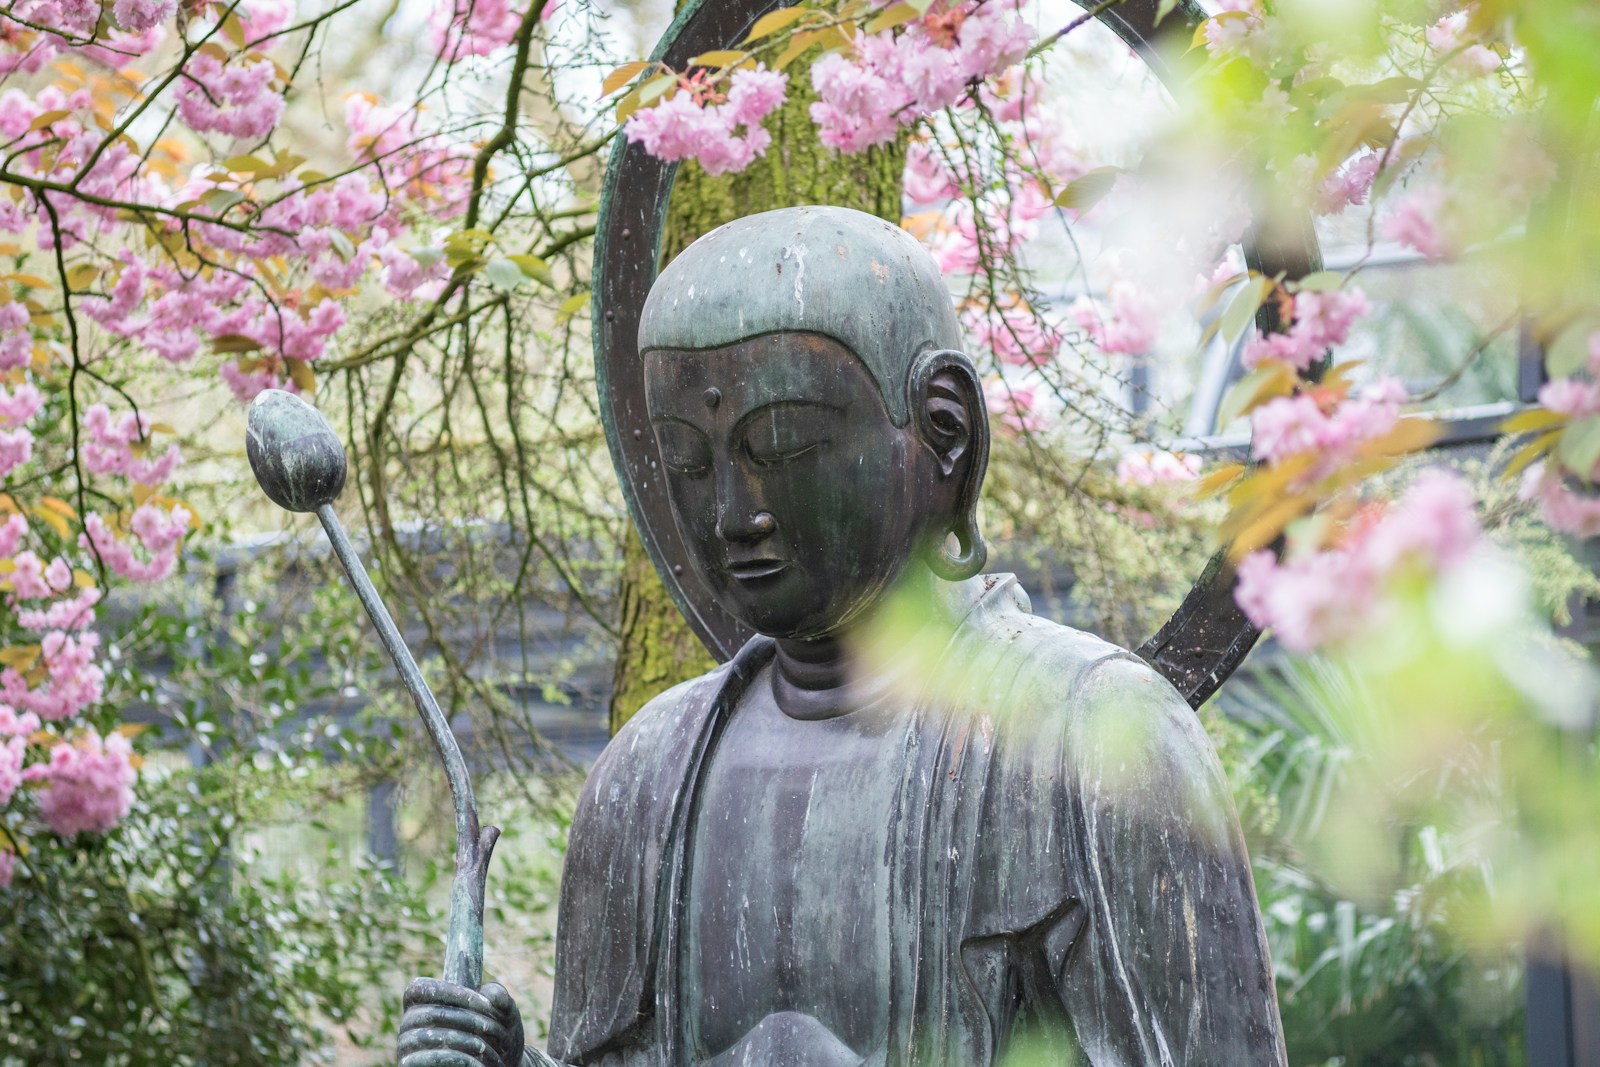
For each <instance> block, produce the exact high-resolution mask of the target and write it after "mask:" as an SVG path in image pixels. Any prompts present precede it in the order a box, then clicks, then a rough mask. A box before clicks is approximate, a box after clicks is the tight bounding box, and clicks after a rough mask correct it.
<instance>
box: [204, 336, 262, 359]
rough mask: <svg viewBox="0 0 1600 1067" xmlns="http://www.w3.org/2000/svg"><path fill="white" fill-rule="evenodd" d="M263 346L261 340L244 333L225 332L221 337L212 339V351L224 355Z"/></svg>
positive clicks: (250, 350)
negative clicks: (252, 338)
mask: <svg viewBox="0 0 1600 1067" xmlns="http://www.w3.org/2000/svg"><path fill="white" fill-rule="evenodd" d="M260 347H261V343H260V342H259V341H254V340H251V339H250V338H248V337H245V336H243V335H242V334H237V333H225V334H223V335H222V336H220V337H213V338H212V339H211V351H213V352H217V353H219V354H223V355H232V354H235V353H239V352H254V351H255V350H256V349H258V348H260Z"/></svg>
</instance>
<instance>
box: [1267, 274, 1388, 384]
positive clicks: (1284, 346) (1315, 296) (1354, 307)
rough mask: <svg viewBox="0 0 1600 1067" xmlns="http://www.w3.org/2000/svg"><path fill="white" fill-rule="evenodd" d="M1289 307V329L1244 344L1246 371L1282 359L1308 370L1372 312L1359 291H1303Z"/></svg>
mask: <svg viewBox="0 0 1600 1067" xmlns="http://www.w3.org/2000/svg"><path fill="white" fill-rule="evenodd" d="M1289 306H1290V307H1291V308H1292V314H1293V321H1292V322H1291V323H1290V324H1289V328H1288V329H1286V330H1281V331H1277V332H1270V333H1262V334H1259V335H1257V336H1256V337H1254V338H1252V339H1251V340H1250V342H1249V343H1248V344H1247V345H1245V347H1244V351H1243V352H1242V353H1241V354H1240V357H1239V361H1240V362H1241V363H1242V364H1243V365H1244V366H1245V367H1246V368H1250V367H1254V366H1256V365H1257V364H1259V363H1260V362H1261V361H1262V360H1264V359H1279V360H1283V361H1284V362H1285V363H1288V364H1289V365H1290V366H1292V367H1294V369H1295V370H1297V371H1305V370H1307V369H1309V368H1310V367H1311V365H1312V364H1313V363H1317V362H1319V361H1320V360H1321V359H1322V358H1323V357H1324V356H1326V355H1327V354H1328V351H1329V350H1330V349H1332V348H1334V347H1335V346H1336V345H1342V344H1344V342H1345V341H1346V340H1347V339H1348V338H1349V336H1350V327H1351V325H1352V324H1353V323H1354V322H1355V320H1356V319H1358V318H1360V317H1361V316H1363V315H1366V314H1367V313H1369V312H1370V311H1371V310H1372V305H1371V304H1369V303H1368V302H1367V298H1366V294H1364V293H1363V292H1362V291H1361V290H1359V289H1342V290H1341V289H1335V290H1330V291H1327V292H1318V291H1316V290H1303V291H1301V292H1299V293H1296V294H1294V296H1293V297H1292V298H1291V299H1290V301H1289Z"/></svg>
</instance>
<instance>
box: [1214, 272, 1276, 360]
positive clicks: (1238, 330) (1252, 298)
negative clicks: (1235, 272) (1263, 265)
mask: <svg viewBox="0 0 1600 1067" xmlns="http://www.w3.org/2000/svg"><path fill="white" fill-rule="evenodd" d="M1271 289H1272V279H1270V278H1264V277H1261V276H1260V275H1256V276H1255V277H1252V278H1251V279H1250V280H1249V281H1247V282H1245V283H1244V287H1243V288H1241V289H1240V290H1239V295H1237V296H1235V297H1234V298H1233V303H1231V304H1229V305H1228V310H1227V311H1224V312H1223V313H1222V339H1223V340H1224V341H1226V342H1228V343H1229V344H1232V343H1233V342H1235V341H1237V340H1238V339H1239V335H1240V334H1242V333H1244V330H1245V327H1246V326H1249V325H1250V320H1252V319H1254V318H1255V316H1256V311H1257V309H1259V308H1260V307H1261V302H1262V301H1263V300H1265V299H1266V298H1267V293H1268V292H1270V291H1271Z"/></svg>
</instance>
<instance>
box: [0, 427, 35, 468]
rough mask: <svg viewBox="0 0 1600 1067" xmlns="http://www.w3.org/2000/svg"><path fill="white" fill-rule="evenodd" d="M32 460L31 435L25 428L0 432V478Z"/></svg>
mask: <svg viewBox="0 0 1600 1067" xmlns="http://www.w3.org/2000/svg"><path fill="white" fill-rule="evenodd" d="M32 458H33V433H32V432H31V431H29V430H28V428H27V427H26V426H22V427H18V428H17V429H15V430H0V478H4V477H6V476H7V475H8V474H10V473H11V472H12V471H14V470H16V469H17V468H18V467H20V466H22V465H23V464H24V463H26V462H28V461H29V460H30V459H32Z"/></svg>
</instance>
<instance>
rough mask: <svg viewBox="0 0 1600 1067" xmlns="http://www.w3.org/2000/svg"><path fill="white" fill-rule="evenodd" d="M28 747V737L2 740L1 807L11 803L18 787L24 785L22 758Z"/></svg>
mask: <svg viewBox="0 0 1600 1067" xmlns="http://www.w3.org/2000/svg"><path fill="white" fill-rule="evenodd" d="M27 747H28V742H27V739H26V738H22V737H13V738H11V739H10V740H9V741H4V742H0V808H3V807H5V806H6V805H7V804H9V803H11V797H12V796H13V795H14V794H15V793H16V791H17V787H18V786H20V785H22V760H23V756H24V755H25V753H26V752H27Z"/></svg>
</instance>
